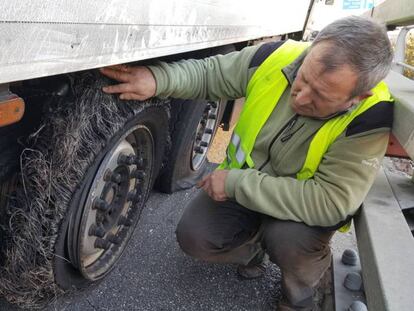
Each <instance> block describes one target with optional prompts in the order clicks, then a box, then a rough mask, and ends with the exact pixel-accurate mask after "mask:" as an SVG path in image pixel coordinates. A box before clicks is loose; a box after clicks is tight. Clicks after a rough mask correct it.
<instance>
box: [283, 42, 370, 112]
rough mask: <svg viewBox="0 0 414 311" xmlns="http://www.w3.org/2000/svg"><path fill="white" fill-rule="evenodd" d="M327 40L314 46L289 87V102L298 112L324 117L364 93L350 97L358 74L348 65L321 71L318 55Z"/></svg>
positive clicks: (324, 47)
mask: <svg viewBox="0 0 414 311" xmlns="http://www.w3.org/2000/svg"><path fill="white" fill-rule="evenodd" d="M326 47H327V43H324V42H322V43H320V44H318V45H316V46H314V47H313V48H312V49H311V50H310V52H309V54H308V55H307V56H306V57H305V59H304V61H303V63H302V66H301V67H300V68H299V71H298V74H297V76H296V79H295V81H294V82H293V85H292V89H291V97H290V104H291V106H292V109H293V110H294V111H295V112H296V113H297V114H299V115H302V116H306V117H314V118H324V117H327V116H329V115H332V114H334V113H337V112H339V111H344V110H346V109H348V108H349V107H351V106H352V105H354V104H356V103H358V102H359V101H360V100H362V99H363V98H364V97H366V96H362V97H361V96H357V97H354V98H350V95H351V94H352V91H353V90H354V87H355V85H356V82H357V79H358V76H357V74H356V73H355V72H354V71H353V70H352V69H351V67H350V66H348V65H344V66H342V67H340V68H339V69H337V70H334V71H331V72H324V66H323V65H322V63H321V62H320V57H321V55H323V51H324V49H326Z"/></svg>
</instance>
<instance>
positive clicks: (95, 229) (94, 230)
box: [88, 224, 106, 238]
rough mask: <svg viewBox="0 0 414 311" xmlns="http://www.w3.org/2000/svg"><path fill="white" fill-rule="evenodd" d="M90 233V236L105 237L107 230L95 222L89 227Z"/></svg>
mask: <svg viewBox="0 0 414 311" xmlns="http://www.w3.org/2000/svg"><path fill="white" fill-rule="evenodd" d="M88 233H89V235H90V236H96V237H98V238H103V237H104V236H105V234H106V231H105V229H104V228H103V227H102V226H97V225H96V224H93V225H92V226H91V227H90V228H89V232H88Z"/></svg>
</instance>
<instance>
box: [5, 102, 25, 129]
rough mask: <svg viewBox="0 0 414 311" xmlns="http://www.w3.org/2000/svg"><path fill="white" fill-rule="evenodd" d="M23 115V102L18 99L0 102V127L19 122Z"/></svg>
mask: <svg viewBox="0 0 414 311" xmlns="http://www.w3.org/2000/svg"><path fill="white" fill-rule="evenodd" d="M23 114H24V101H23V99H21V98H20V97H14V98H9V99H6V100H2V101H0V127H1V126H6V125H9V124H13V123H16V122H19V121H20V120H21V119H22V118H23Z"/></svg>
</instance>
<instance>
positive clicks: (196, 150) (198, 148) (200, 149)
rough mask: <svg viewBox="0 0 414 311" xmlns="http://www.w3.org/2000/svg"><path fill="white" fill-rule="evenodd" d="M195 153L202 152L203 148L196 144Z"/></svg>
mask: <svg viewBox="0 0 414 311" xmlns="http://www.w3.org/2000/svg"><path fill="white" fill-rule="evenodd" d="M194 151H195V153H204V150H203V148H201V147H200V146H197V147H195V148H194Z"/></svg>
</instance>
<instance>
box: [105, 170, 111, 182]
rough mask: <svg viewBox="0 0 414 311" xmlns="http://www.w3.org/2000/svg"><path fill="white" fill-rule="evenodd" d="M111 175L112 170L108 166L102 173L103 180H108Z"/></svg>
mask: <svg viewBox="0 0 414 311" xmlns="http://www.w3.org/2000/svg"><path fill="white" fill-rule="evenodd" d="M111 177H112V171H111V170H110V169H109V168H108V169H107V170H106V171H105V173H104V176H103V180H104V181H110V180H111Z"/></svg>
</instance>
